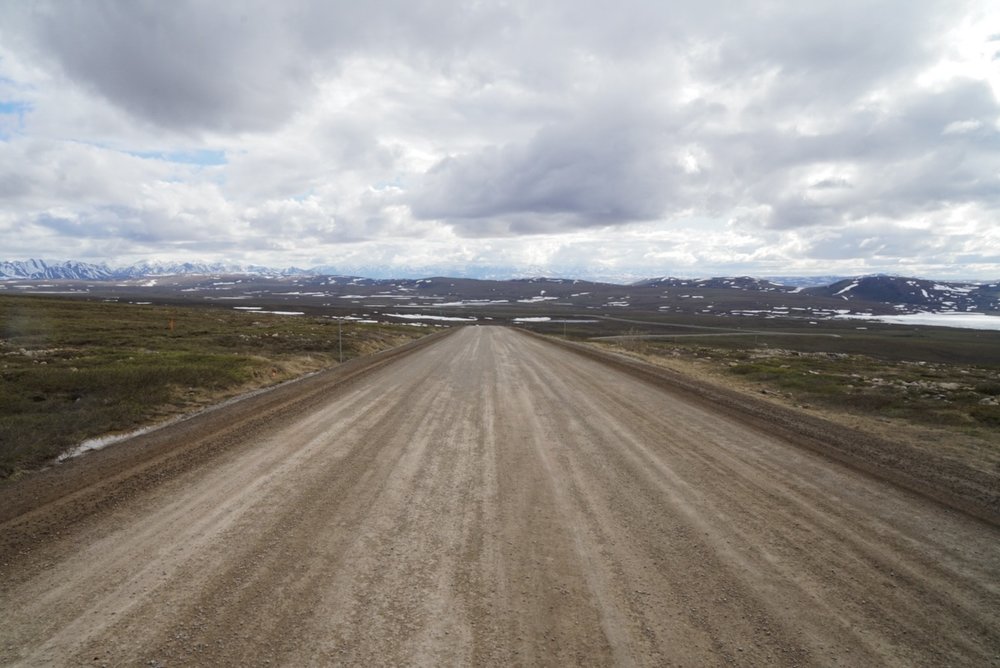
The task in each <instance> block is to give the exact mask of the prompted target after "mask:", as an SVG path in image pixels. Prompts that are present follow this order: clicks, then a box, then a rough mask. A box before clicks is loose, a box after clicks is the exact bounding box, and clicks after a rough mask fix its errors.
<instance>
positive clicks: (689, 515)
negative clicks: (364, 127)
mask: <svg viewBox="0 0 1000 668" xmlns="http://www.w3.org/2000/svg"><path fill="white" fill-rule="evenodd" d="M195 432H198V433H197V434H196V433H195ZM32 490H34V491H32ZM3 504H6V511H4V510H3V508H4V505H3ZM0 521H2V524H0V610H3V615H0V664H2V665H32V666H34V665H37V666H51V665H90V666H97V665H110V666H120V665H137V666H161V665H162V666H176V665H271V666H274V665H285V666H307V665H338V664H340V665H343V664H347V665H365V666H370V665H425V666H440V665H504V666H507V665H529V666H530V665H655V666H664V665H685V666H706V665H728V664H736V665H760V666H763V665H767V666H771V665H778V666H781V665H848V666H860V665H899V666H944V665H968V666H989V665H1000V529H998V528H997V527H996V526H994V525H991V524H989V523H987V522H985V521H982V520H978V519H974V518H972V517H971V516H967V515H964V514H962V513H960V512H957V511H955V510H950V509H947V508H945V507H944V506H941V505H938V504H937V503H936V502H933V501H930V500H927V499H925V498H922V497H920V496H917V495H915V494H913V493H910V492H906V491H903V490H901V489H900V488H898V487H895V486H892V485H889V484H886V483H884V482H881V481H879V480H878V479H876V478H873V477H869V476H867V475H864V474H861V473H858V472H856V471H854V470H852V469H849V468H846V467H845V466H843V465H842V464H839V463H836V462H833V461H831V460H829V459H826V458H824V457H823V456H821V455H819V454H817V453H815V452H814V451H812V450H809V449H805V448H801V447H799V446H797V445H796V444H795V443H794V439H789V438H787V436H785V437H779V436H775V435H772V434H769V433H768V432H767V431H766V430H764V429H762V428H760V427H759V426H750V425H748V424H746V423H744V422H741V421H739V420H738V418H736V417H733V416H732V415H728V414H724V413H721V412H718V411H714V410H712V408H711V407H710V406H706V405H705V403H704V402H695V401H691V400H688V399H686V398H685V396H684V394H683V393H680V392H672V391H670V389H669V388H664V387H661V386H658V385H654V384H651V383H650V382H648V381H646V380H643V379H641V378H639V377H637V376H635V375H632V374H628V373H626V372H624V371H623V370H620V369H616V368H613V367H610V366H608V365H605V364H602V363H601V362H600V361H598V360H595V359H590V358H586V357H583V356H581V355H579V354H577V353H574V352H573V351H571V350H567V349H564V348H560V347H557V346H554V345H551V344H549V343H547V342H545V341H543V340H540V339H537V338H533V337H529V336H526V335H523V334H520V333H518V332H516V331H513V330H509V329H504V328H498V327H467V328H463V329H461V330H459V331H456V332H455V333H453V334H451V335H449V336H446V337H442V338H439V339H437V340H435V341H433V342H431V343H429V344H427V345H423V346H416V347H414V348H413V352H410V353H408V354H401V355H398V356H397V357H395V358H393V359H391V360H389V361H385V362H383V363H379V364H371V365H370V366H368V367H365V368H361V367H359V369H358V371H357V372H355V373H354V374H353V375H349V376H345V375H343V374H342V375H340V376H338V375H331V376H321V377H317V378H314V379H309V381H307V382H304V383H302V384H300V385H299V386H293V387H291V389H287V388H283V389H282V391H281V392H278V393H267V394H265V395H261V396H260V397H256V398H254V400H253V401H248V402H244V403H243V404H236V405H235V406H233V407H229V408H226V409H222V410H220V411H216V412H215V413H214V414H212V415H210V416H208V417H205V418H204V419H203V420H202V421H200V422H199V421H190V422H189V423H182V424H181V425H175V426H174V427H170V428H167V429H164V430H161V431H160V432H158V433H156V434H154V435H149V436H148V437H147V440H146V441H143V440H142V439H139V440H138V441H137V443H136V444H134V445H131V444H129V443H125V444H122V445H120V446H117V447H115V448H112V449H109V451H108V453H107V454H105V453H94V454H93V455H89V456H87V457H83V458H80V460H78V461H76V462H71V463H69V464H66V465H63V466H59V467H54V468H53V469H52V470H51V471H49V472H43V473H42V474H40V475H38V476H37V477H36V478H34V479H33V480H32V479H29V480H27V481H19V482H18V483H16V484H8V485H7V486H6V487H3V488H0Z"/></svg>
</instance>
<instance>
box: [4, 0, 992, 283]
mask: <svg viewBox="0 0 1000 668" xmlns="http://www.w3.org/2000/svg"><path fill="white" fill-rule="evenodd" d="M997 34H1000V12H998V10H996V9H995V8H994V7H993V5H992V3H989V2H985V1H977V0H968V1H966V0H962V1H960V2H954V3H948V4H947V6H945V5H942V4H940V3H933V2H912V1H906V2H904V1H903V0H879V1H877V2H874V3H872V2H852V1H848V2H844V1H843V0H838V1H837V2H833V1H826V0H824V1H821V2H810V3H791V2H789V3H776V4H775V3H771V4H761V3H754V2H744V3H736V4H733V5H731V6H729V7H727V11H718V8H717V7H711V6H708V5H706V4H705V3H699V2H693V1H692V2H682V3H681V4H680V5H677V4H676V3H671V4H667V3H660V2H652V1H642V0H626V1H625V2H624V4H620V5H616V6H615V7H613V8H612V7H609V6H607V5H605V4H604V3H596V2H579V1H574V2H570V1H569V0H547V1H545V2H527V1H514V2H503V3H501V2H483V3H475V4H471V5H462V6H456V5H455V4H454V3H450V2H444V1H443V0H442V1H440V2H438V1H431V2H424V3H412V2H403V1H402V0H400V1H399V2H380V3H367V4H364V3H362V4H359V3H346V2H343V3H342V2H334V3H328V2H311V1H307V0H301V1H297V2H291V3H277V4H275V3H270V2H264V1H263V0H261V1H259V2H258V1H250V2H240V3H226V2H221V3H210V4H205V3H197V2H188V1H181V2H171V3H143V2H139V3H124V4H123V3H117V2H112V1H107V2H91V3H80V4H76V3H62V2H58V3H57V2H38V3H31V4H27V3H24V4H18V3H10V4H7V5H5V6H4V7H3V8H0V199H2V201H3V205H4V206H3V207H2V214H0V233H2V234H4V236H5V238H8V239H12V241H11V242H10V243H9V244H7V246H6V247H7V252H8V253H12V254H14V253H16V254H18V255H19V256H22V257H23V256H27V255H42V256H45V257H76V256H77V255H78V254H79V253H81V252H82V253H86V254H89V256H90V257H96V256H100V255H101V254H102V253H104V254H105V255H106V256H107V257H106V259H108V260H111V261H117V260H128V259H139V258H141V257H144V256H152V255H158V256H164V257H165V258H166V257H170V258H178V259H180V258H183V259H232V260H236V261H252V262H257V263H271V264H279V265H285V264H325V265H336V264H341V265H345V266H347V265H350V266H354V267H369V268H373V267H377V266H379V265H382V266H388V267H395V268H397V269H398V270H400V271H403V270H405V269H406V268H407V267H410V268H413V267H417V268H427V269H435V268H439V269H442V270H443V269H444V268H448V269H450V270H454V271H459V270H461V269H462V268H463V267H499V266H509V267H515V268H518V267H520V268H524V269H525V270H539V271H551V272H580V271H590V270H592V271H597V270H599V271H602V272H608V273H619V274H622V275H626V274H628V275H632V274H635V275H643V274H645V273H649V274H666V273H685V274H705V273H715V272H718V273H736V272H737V271H738V272H739V273H791V272H809V273H812V272H822V273H830V272H831V271H833V270H834V269H837V270H838V271H840V270H842V271H848V270H851V271H854V270H857V271H871V270H883V269H884V270H897V269H898V268H900V267H908V268H913V269H914V270H918V269H919V270H921V271H927V272H936V273H938V274H942V275H945V274H962V273H963V272H970V275H971V273H976V274H980V275H984V276H989V275H1000V265H998V264H997V259H996V258H998V257H1000V248H998V241H997V237H996V234H997V233H996V232H994V231H993V230H994V227H995V225H993V224H992V222H991V221H995V220H996V219H997V214H998V213H1000V151H998V148H1000V101H998V96H1000V74H998V71H1000V70H998V69H997V67H996V63H997V57H998V54H1000V41H997V40H996V39H995V38H994V36H995V35H997ZM725 221H729V222H725ZM976 239H978V240H979V241H978V242H977V241H975V240H976ZM595 268H596V269H595ZM435 273H442V272H435Z"/></svg>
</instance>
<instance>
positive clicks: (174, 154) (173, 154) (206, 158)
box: [128, 149, 229, 167]
mask: <svg viewBox="0 0 1000 668" xmlns="http://www.w3.org/2000/svg"><path fill="white" fill-rule="evenodd" d="M128 154H129V155H134V156H136V157H138V158H145V159H148V160H163V161H164V162H179V163H182V164H185V165H201V166H203V167H215V166H219V165H225V164H228V162H229V161H228V160H226V152H225V151H210V150H207V149H200V150H197V151H128Z"/></svg>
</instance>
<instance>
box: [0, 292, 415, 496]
mask: <svg viewBox="0 0 1000 668" xmlns="http://www.w3.org/2000/svg"><path fill="white" fill-rule="evenodd" d="M428 331H430V330H427V329H416V328H413V327H407V326H384V325H369V324H356V323H344V325H343V353H344V359H345V360H347V359H350V358H353V357H357V356H361V355H366V354H370V353H373V352H376V351H378V350H382V349H385V348H389V347H392V346H395V345H398V344H400V343H403V342H405V341H407V340H410V339H413V338H417V337H419V336H421V335H423V334H425V333H427V332H428ZM337 344H338V339H337V323H336V321H334V320H331V319H329V318H316V317H305V316H294V317H290V316H280V315H271V314H263V313H253V312H235V311H230V310H227V309H221V308H194V307H159V306H147V305H133V304H118V303H103V302H88V301H79V300H67V299H57V298H43V297H7V296H2V297H0V477H7V476H10V475H12V474H14V473H16V472H17V471H19V470H23V469H31V468H35V467H38V466H39V465H42V464H44V463H45V462H46V461H49V460H51V459H52V458H53V457H55V456H56V455H58V454H59V453H61V452H63V451H65V450H66V449H67V448H69V447H71V446H73V445H75V444H77V443H79V442H81V441H83V440H86V439H88V438H93V437H96V436H101V435H104V434H109V433H115V432H123V431H128V430H130V429H135V428H137V427H140V426H143V425H146V424H149V423H151V422H155V421H157V420H159V419H162V418H165V417H168V416H170V415H176V414H179V413H184V412H188V411H191V410H193V409H195V408H198V407H201V406H205V405H208V404H210V403H213V402H216V401H219V400H220V399H223V398H226V397H228V396H233V395H235V394H238V393H240V392H244V391H247V390H250V389H254V388H258V387H264V386H267V385H271V384H274V383H278V382H281V381H284V380H288V379H290V378H293V377H295V376H299V375H301V374H303V373H306V372H309V371H315V370H318V369H322V368H325V367H328V366H331V365H333V364H336V363H337V360H338V357H339V353H338V345H337Z"/></svg>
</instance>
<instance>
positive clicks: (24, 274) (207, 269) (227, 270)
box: [0, 260, 310, 281]
mask: <svg viewBox="0 0 1000 668" xmlns="http://www.w3.org/2000/svg"><path fill="white" fill-rule="evenodd" d="M309 273H310V272H309V271H308V270H305V269H298V268H295V267H292V268H288V269H271V268H269V267H261V266H258V265H238V264H222V263H211V264H208V263H203V262H139V263H137V264H132V265H128V266H126V267H117V268H112V267H109V266H108V265H106V264H90V263H88V262H77V261H73V260H70V261H66V262H53V263H49V262H46V261H44V260H24V261H11V262H0V280H17V279H19V280H76V281H113V280H128V279H134V278H148V277H152V276H176V275H186V274H194V275H212V274H246V275H258V276H298V275H306V274H309Z"/></svg>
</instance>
